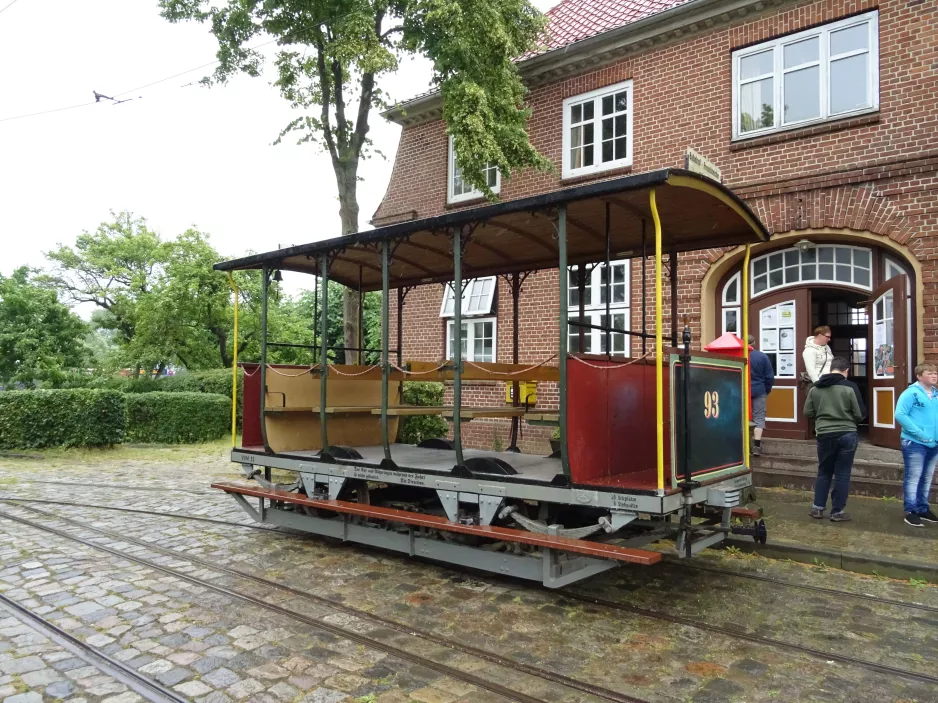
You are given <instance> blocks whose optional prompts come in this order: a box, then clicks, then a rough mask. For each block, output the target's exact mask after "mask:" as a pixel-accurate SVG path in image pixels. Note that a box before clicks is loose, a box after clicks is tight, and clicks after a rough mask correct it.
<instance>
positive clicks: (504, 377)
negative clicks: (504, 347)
mask: <svg viewBox="0 0 938 703" xmlns="http://www.w3.org/2000/svg"><path fill="white" fill-rule="evenodd" d="M441 363H442V362H439V361H409V362H407V368H408V370H409V371H411V372H413V373H414V374H415V375H414V376H412V377H410V380H414V381H452V380H453V369H452V367H451V366H450V367H447V368H438V367H439V366H440V365H441ZM531 366H532V365H531V364H500V363H494V362H491V361H485V362H472V363H471V364H469V363H465V362H464V363H463V372H462V374H461V378H462V380H463V381H504V382H505V383H511V382H512V381H554V382H558V381H560V369H559V368H558V367H557V366H547V365H544V366H538V367H536V368H531Z"/></svg>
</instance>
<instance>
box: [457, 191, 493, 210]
mask: <svg viewBox="0 0 938 703" xmlns="http://www.w3.org/2000/svg"><path fill="white" fill-rule="evenodd" d="M495 195H496V196H498V192H497V191H496V192H495ZM491 202H492V201H490V200H489V199H488V198H486V197H485V196H484V195H480V196H478V197H477V198H466V199H465V200H457V201H455V202H450V201H449V200H447V201H446V205H445V206H444V208H445V209H446V210H456V209H459V208H464V207H466V206H467V205H469V206H473V207H474V206H477V205H488V204H490V203H491ZM495 202H498V201H497V200H496V201H495Z"/></svg>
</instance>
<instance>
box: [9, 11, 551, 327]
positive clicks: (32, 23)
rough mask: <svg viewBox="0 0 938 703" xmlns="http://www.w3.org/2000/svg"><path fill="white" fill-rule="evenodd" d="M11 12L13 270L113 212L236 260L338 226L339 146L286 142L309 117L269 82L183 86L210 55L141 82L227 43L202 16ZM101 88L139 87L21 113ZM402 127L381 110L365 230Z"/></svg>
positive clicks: (395, 91) (409, 90)
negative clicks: (172, 18) (191, 234)
mask: <svg viewBox="0 0 938 703" xmlns="http://www.w3.org/2000/svg"><path fill="white" fill-rule="evenodd" d="M555 3H556V0H535V1H534V4H535V5H536V6H538V7H539V8H540V9H542V10H546V9H547V8H549V7H551V6H552V5H553V4H555ZM4 7H8V9H6V10H2V8H4ZM0 10H2V11H0V244H2V250H0V252H2V253H0V273H3V274H9V273H10V272H11V271H12V270H13V269H15V268H16V267H18V266H21V265H24V264H27V265H30V266H36V267H41V266H45V265H46V264H47V261H46V259H45V257H44V256H43V252H46V251H49V250H50V249H52V248H54V247H55V246H56V244H57V243H63V244H72V243H74V240H75V237H76V236H77V235H78V234H80V233H81V232H82V231H83V230H94V229H95V228H96V227H97V225H98V224H99V223H100V222H102V221H104V220H107V219H109V212H110V211H111V210H114V211H121V210H129V211H131V212H133V213H134V214H135V215H139V216H143V217H146V218H147V219H148V221H149V223H150V226H151V227H152V228H153V229H155V230H156V231H157V232H159V233H160V234H161V236H163V237H164V238H172V237H175V236H176V235H177V234H179V233H181V232H182V231H184V230H185V229H186V228H187V227H189V226H193V225H194V226H196V227H198V228H199V229H200V230H202V231H204V232H208V233H210V234H211V241H212V243H213V244H214V246H215V248H216V249H218V250H219V251H220V252H222V253H223V254H224V255H225V256H238V255H241V254H243V253H244V252H245V251H247V250H249V249H253V250H255V251H264V250H269V249H274V248H277V246H278V245H280V246H285V245H291V244H300V243H303V242H308V241H313V240H315V239H321V238H325V237H329V236H335V235H337V234H338V233H339V217H338V201H337V199H336V187H335V180H334V178H333V175H332V167H331V164H330V163H329V159H328V157H327V156H326V155H325V154H322V153H318V152H317V150H316V148H315V147H313V146H311V145H308V144H307V145H303V146H297V145H295V144H292V143H289V144H287V143H284V144H281V145H278V146H272V142H273V141H274V139H276V137H277V135H278V133H279V131H280V129H281V128H282V127H283V126H284V125H285V124H287V123H288V122H289V121H290V120H291V119H292V118H293V117H294V116H295V114H296V113H294V112H293V111H292V110H291V109H290V108H289V106H288V105H287V104H286V102H285V101H284V100H282V99H281V98H280V96H279V94H278V92H277V90H276V89H275V88H273V87H271V86H270V84H269V79H266V78H259V79H252V78H248V77H246V76H243V77H238V78H236V79H234V80H233V81H232V82H231V83H230V84H229V85H227V86H224V87H216V88H211V89H206V88H203V87H201V86H197V85H189V86H186V87H183V86H185V84H187V83H189V82H190V81H197V80H198V79H199V78H200V77H202V76H203V75H206V74H208V73H210V72H211V67H206V68H202V69H199V70H197V71H193V72H190V73H186V74H185V75H183V76H180V77H178V78H174V79H172V80H167V81H164V82H162V83H159V84H158V85H155V86H152V87H148V88H143V89H139V90H137V88H139V87H140V86H144V85H146V84H148V83H151V82H154V81H158V80H160V79H164V78H167V77H168V76H172V75H174V74H176V73H179V72H182V71H186V70H188V69H192V68H195V67H197V66H200V65H202V64H207V63H209V62H211V61H212V60H213V59H214V58H215V51H216V48H217V45H216V43H215V40H214V38H213V37H212V36H211V35H210V34H209V33H208V31H207V29H206V28H205V27H204V26H202V25H198V24H191V23H186V24H176V25H173V24H170V23H169V22H167V21H166V20H164V19H162V18H161V17H160V16H159V13H158V8H157V5H156V2H155V1H154V0H95V1H94V2H75V0H14V3H13V4H12V5H10V3H9V0H0ZM259 41H263V40H259ZM271 48H273V47H271ZM429 76H430V71H429V67H428V64H427V63H426V62H424V61H411V62H408V63H406V64H404V65H402V68H401V70H400V71H399V72H398V74H397V75H395V76H393V77H391V78H390V79H389V80H387V81H385V82H384V83H383V84H382V87H383V88H384V89H385V90H386V91H388V92H390V94H391V96H392V97H393V98H395V99H404V98H407V97H409V96H411V95H414V94H416V93H419V92H422V91H423V90H425V89H426V88H427V87H428V85H429ZM93 91H98V92H99V93H103V94H105V95H111V96H113V95H117V94H122V93H124V92H125V91H128V92H127V93H126V94H125V95H123V96H122V97H125V98H134V99H133V100H130V101H129V102H125V103H121V104H118V105H114V104H111V103H110V102H107V101H102V102H101V103H98V104H92V105H86V106H83V107H77V108H75V109H70V110H62V111H58V112H52V113H49V114H43V115H35V116H30V117H23V118H21V119H9V118H11V117H18V116H20V115H28V114H31V113H37V112H42V111H46V110H54V109H57V108H62V107H69V106H73V105H79V104H82V103H88V102H92V101H93V100H94V96H93ZM399 132H400V128H399V127H397V126H396V125H393V124H389V123H385V121H384V120H383V119H382V118H381V117H380V116H379V115H377V114H374V115H373V117H372V133H371V136H372V137H373V139H374V141H375V145H376V147H377V148H379V149H380V150H381V151H383V152H384V153H385V154H386V155H387V160H382V159H380V158H373V159H371V160H370V161H368V162H366V164H365V165H364V167H363V168H362V170H361V174H362V176H363V178H364V181H363V182H362V183H361V184H360V185H359V203H360V206H361V223H362V226H363V227H365V226H367V225H366V223H367V221H368V220H369V219H370V217H371V215H372V213H373V212H374V211H375V208H376V207H377V205H378V203H379V201H380V199H381V197H382V195H383V194H384V191H385V188H386V186H387V181H388V178H389V177H390V174H391V167H392V165H393V159H394V153H395V151H396V149H397V142H398V136H399ZM304 278H305V277H300V281H295V280H294V281H290V282H289V283H291V284H292V285H290V286H289V287H290V288H293V289H294V290H295V289H296V286H298V285H301V282H302V283H303V284H305V281H303V279H304ZM82 312H83V313H85V314H87V311H82Z"/></svg>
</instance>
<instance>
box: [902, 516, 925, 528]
mask: <svg viewBox="0 0 938 703" xmlns="http://www.w3.org/2000/svg"><path fill="white" fill-rule="evenodd" d="M905 524H906V525H911V526H912V527H925V525H923V524H922V518H920V517H919V516H918V515H917V514H915V513H906V514H905Z"/></svg>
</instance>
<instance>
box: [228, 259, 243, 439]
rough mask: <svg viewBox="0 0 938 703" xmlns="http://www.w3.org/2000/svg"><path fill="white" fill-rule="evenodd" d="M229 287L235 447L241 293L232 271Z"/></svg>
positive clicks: (232, 421)
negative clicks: (231, 294)
mask: <svg viewBox="0 0 938 703" xmlns="http://www.w3.org/2000/svg"><path fill="white" fill-rule="evenodd" d="M228 285H229V286H231V291H232V292H233V293H234V334H233V336H234V342H233V343H232V345H231V351H232V361H231V446H232V447H234V446H236V445H237V435H238V296H239V294H240V292H241V291H240V290H239V289H238V284H237V283H235V282H234V276H232V275H231V271H229V272H228Z"/></svg>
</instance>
